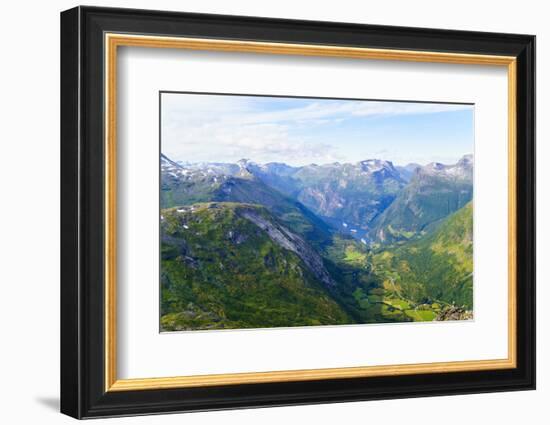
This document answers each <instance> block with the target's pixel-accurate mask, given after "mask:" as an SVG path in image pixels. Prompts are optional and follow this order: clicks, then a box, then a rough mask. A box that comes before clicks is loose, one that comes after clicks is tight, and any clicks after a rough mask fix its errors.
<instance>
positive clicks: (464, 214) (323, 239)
mask: <svg viewBox="0 0 550 425" xmlns="http://www.w3.org/2000/svg"><path fill="white" fill-rule="evenodd" d="M160 167H161V195H160V203H161V300H162V302H161V329H163V330H164V331H171V330H188V329H211V328H247V327H271V326H305V325H315V324H341V323H373V322H391V321H399V322H402V321H418V320H434V319H441V320H443V319H445V318H446V317H448V316H449V315H448V314H446V313H447V310H448V309H451V308H452V309H454V310H453V317H456V316H457V314H455V313H456V310H457V309H458V315H459V316H460V317H463V318H470V317H471V309H472V287H473V278H472V276H473V265H472V259H471V257H472V231H471V228H472V216H473V212H472V211H473V210H472V208H473V207H472V202H471V200H472V196H473V157H472V155H465V156H464V157H462V158H461V159H460V160H459V161H458V162H457V163H456V164H451V165H444V164H440V163H431V164H427V165H424V166H422V165H419V164H409V165H407V166H394V165H393V164H392V162H390V161H385V160H381V159H367V160H363V161H359V162H357V163H338V162H336V163H330V164H322V165H316V164H310V165H305V166H299V167H297V166H290V165H287V164H284V163H275V162H273V163H267V164H259V163H256V162H253V161H251V160H247V159H243V160H240V161H238V162H236V163H214V162H209V163H183V162H176V161H173V160H172V159H170V158H168V157H167V156H165V155H163V154H161V157H160ZM457 279H458V280H457Z"/></svg>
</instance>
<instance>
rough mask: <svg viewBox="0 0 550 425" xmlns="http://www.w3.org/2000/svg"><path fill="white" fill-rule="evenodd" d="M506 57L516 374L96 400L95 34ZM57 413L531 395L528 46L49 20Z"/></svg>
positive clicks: (528, 41)
mask: <svg viewBox="0 0 550 425" xmlns="http://www.w3.org/2000/svg"><path fill="white" fill-rule="evenodd" d="M105 32H118V33H139V34H153V35H165V36H186V37H201V38H216V39H232V40H258V41H265V42H276V43H308V44H318V45H331V46H347V47H369V48H382V49H400V50H422V51H433V52H449V53H474V54H485V55H507V56H514V57H516V58H517V182H516V183H517V259H516V261H517V338H516V341H517V351H516V352H517V367H516V368H514V369H503V370H488V371H473V372H451V373H430V374H416V375H402V376H383V377H370V378H346V379H328V380H314V381H300V382H272V383H260V384H245V385H226V386H208V387H194V388H172V389H157V390H142V391H118V392H106V391H105V383H104V380H105V374H104V370H105V360H104V353H105V342H104V332H105V326H104V309H105V305H104V296H105V293H104V286H103V280H104V269H105V264H104V262H105V260H104V258H105V257H104V242H105V241H104V232H103V229H104V226H105V219H104V208H105V201H104V183H105V181H104V178H105V164H104V157H105V152H104V146H103V143H102V140H103V136H104V105H105V99H104V91H103V87H104V84H105V81H104V69H103V66H104V53H105V52H104V48H105V46H104V34H105ZM61 195H62V196H61V412H62V413H65V414H67V415H70V416H73V417H75V418H93V417H106V416H121V415H137V414H153V413H163V412H186V411H203V410H218V409H233V408H243V407H260V406H281V405H297V404H314V403H328V402H344V401H354V400H375V399H388V398H404V397H419V396H436V395H452V394H467V393H483V392H495V391H513V390H530V389H534V388H535V37H534V36H531V35H518V34H500V33H481V32H469V31H451V30H434V29H421V28H407V27H390V26H375V25H357V24H349V23H333V22H314V21H298V20H286V19H266V18H256V17H241V16H222V15H205V14H194V13H178V12H162V11H148V10H132V9H112V8H98V7H76V8H73V9H70V10H67V11H65V12H62V13H61Z"/></svg>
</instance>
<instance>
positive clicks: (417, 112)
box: [161, 93, 474, 165]
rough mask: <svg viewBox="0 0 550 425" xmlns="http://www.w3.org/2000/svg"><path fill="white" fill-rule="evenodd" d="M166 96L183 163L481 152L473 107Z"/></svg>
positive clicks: (169, 128)
mask: <svg viewBox="0 0 550 425" xmlns="http://www.w3.org/2000/svg"><path fill="white" fill-rule="evenodd" d="M161 102H162V116H161V126H162V128H161V133H162V140H161V150H162V152H163V153H164V154H166V155H168V156H169V157H170V158H172V159H174V160H176V161H189V162H204V161H210V162H236V161H238V160H239V159H241V158H248V159H252V160H253V161H255V162H259V163H266V162H285V163H287V164H291V165H304V164H311V163H317V164H324V163H329V162H336V161H338V162H358V161H361V160H364V159H371V158H378V159H385V160H390V161H393V162H394V164H398V165H404V164H408V163H411V162H416V163H420V164H427V163H429V162H442V163H447V164H450V163H455V162H456V161H457V160H458V159H459V158H460V157H462V156H463V155H464V154H467V153H473V150H474V127H473V126H474V107H473V106H472V105H452V104H434V103H414V102H387V101H365V100H332V99H299V98H279V97H258V96H228V95H202V94H185V93H163V94H162V96H161Z"/></svg>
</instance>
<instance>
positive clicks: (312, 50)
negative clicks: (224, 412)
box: [104, 33, 517, 391]
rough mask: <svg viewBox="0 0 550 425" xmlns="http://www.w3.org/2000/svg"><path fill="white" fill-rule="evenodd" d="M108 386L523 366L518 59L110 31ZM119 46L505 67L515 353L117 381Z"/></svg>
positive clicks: (107, 58) (510, 349) (129, 387)
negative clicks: (519, 344) (519, 355)
mask: <svg viewBox="0 0 550 425" xmlns="http://www.w3.org/2000/svg"><path fill="white" fill-rule="evenodd" d="M104 42H105V135H104V136H105V140H104V143H105V188H104V189H105V235H104V236H105V276H104V277H105V377H104V378H105V391H135V390H150V389H161V388H162V389H166V388H181V387H201V386H214V385H236V384H253V383H269V382H288V381H311V380H321V379H338V378H357V377H375V376H390V375H411V374H417V373H447V372H464V371H482V370H496V369H511V368H515V367H516V364H517V363H516V362H517V359H516V327H517V322H516V307H517V306H516V285H517V282H516V253H517V229H516V202H517V197H516V143H517V141H516V85H517V76H516V58H515V57H513V56H493V55H477V54H462V53H443V52H424V51H410V50H392V49H370V48H358V47H337V46H326V45H307V44H287V43H267V42H256V41H235V40H212V39H199V38H179V37H160V36H145V35H128V34H115V33H107V34H105V40H104ZM119 46H133V47H150V48H170V49H190V50H209V51H229V52H241V53H242V52H248V53H263V54H280V55H302V56H325V57H341V58H355V59H375V60H398V61H406V62H434V63H451V64H469V65H494V66H504V67H506V68H507V72H508V357H507V358H506V359H495V360H470V361H455V362H437V363H419V364H399V365H383V366H362V367H342V368H327V369H305V370H287V371H270V372H248V373H230V374H215V375H192V376H174V377H164V378H155V377H152V378H138V379H134V378H132V379H118V378H117V371H116V364H117V351H116V347H117V338H116V335H117V324H116V277H117V272H116V265H117V255H116V248H117V242H116V235H117V228H116V211H117V203H116V200H117V197H116V188H117V179H116V164H117V157H116V143H117V142H116V136H117V132H116V127H117V126H116V123H117V119H116V117H117V110H116V106H117V48H118V47H119Z"/></svg>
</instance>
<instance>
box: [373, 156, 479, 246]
mask: <svg viewBox="0 0 550 425" xmlns="http://www.w3.org/2000/svg"><path fill="white" fill-rule="evenodd" d="M472 161H473V160H472V158H471V156H470V155H466V156H465V157H464V158H462V159H461V160H460V161H459V162H458V163H457V164H455V165H453V166H445V165H443V164H437V163H436V164H430V165H427V166H425V167H421V168H418V169H417V170H416V171H415V174H414V175H413V176H412V178H411V180H410V182H409V184H408V185H407V186H406V187H405V188H404V189H403V190H402V191H401V192H400V193H399V194H398V195H397V197H396V198H395V200H394V201H393V202H392V203H391V205H390V206H389V207H388V208H386V210H385V211H384V212H383V213H382V214H381V215H380V216H378V217H377V219H376V220H375V221H374V222H373V223H372V229H371V232H370V236H371V238H372V239H373V240H375V241H378V242H382V243H391V242H395V241H399V240H405V239H411V238H413V237H417V236H419V235H420V234H422V233H425V232H426V231H428V230H429V227H430V226H431V227H433V226H434V225H435V224H436V223H437V222H438V221H440V220H442V219H444V218H445V217H447V216H448V215H449V214H451V213H453V212H454V211H457V210H458V209H460V208H462V207H463V206H464V205H466V203H468V202H469V201H470V200H471V199H472V195H473V175H472V173H473V162H472Z"/></svg>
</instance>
